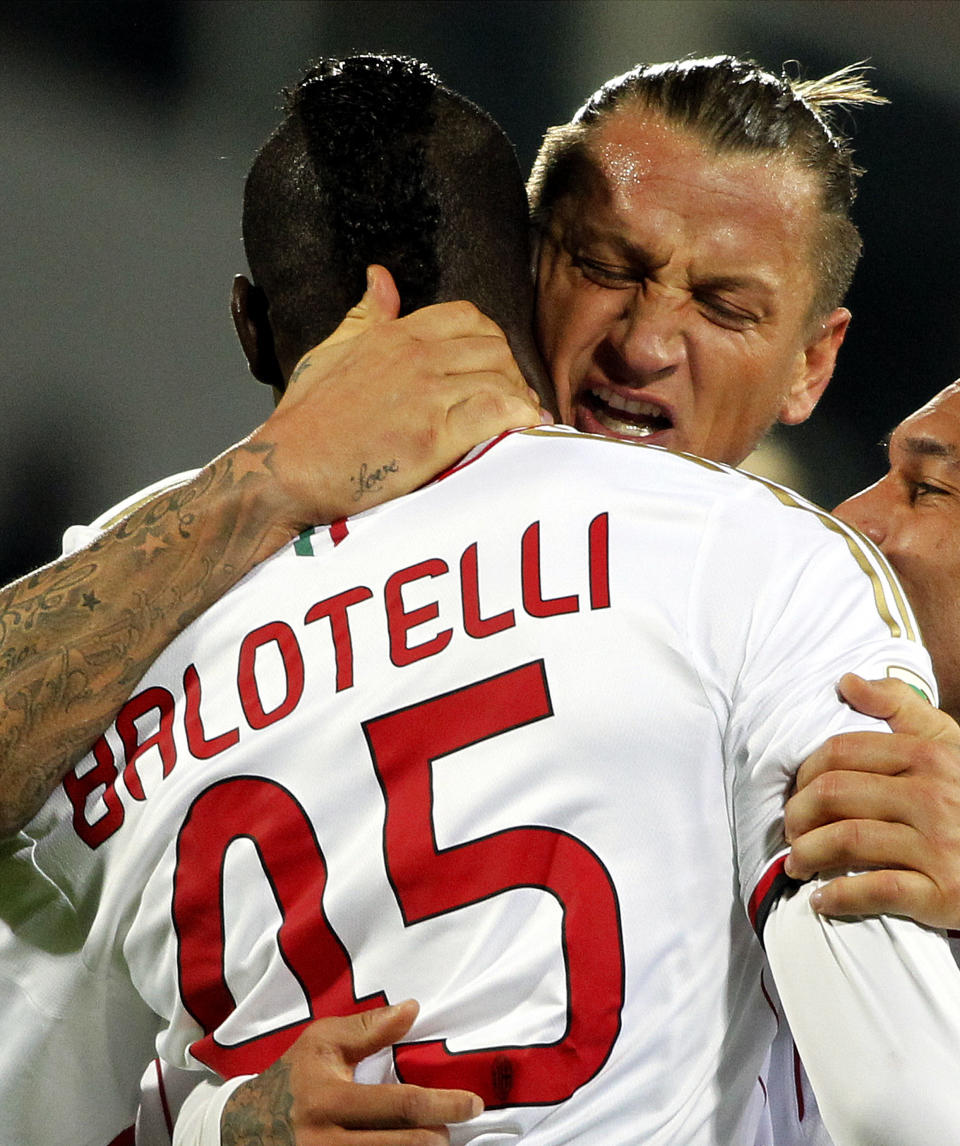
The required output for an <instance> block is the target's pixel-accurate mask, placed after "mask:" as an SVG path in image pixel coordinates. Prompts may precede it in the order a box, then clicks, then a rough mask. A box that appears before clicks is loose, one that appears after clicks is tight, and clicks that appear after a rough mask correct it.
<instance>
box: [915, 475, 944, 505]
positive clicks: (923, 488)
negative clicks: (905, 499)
mask: <svg viewBox="0 0 960 1146" xmlns="http://www.w3.org/2000/svg"><path fill="white" fill-rule="evenodd" d="M946 493H949V490H946V489H944V488H943V487H942V486H939V485H932V484H931V483H930V482H927V481H912V482H910V485H909V496H910V504H911V505H916V504H917V502H918V501H921V500H922V499H924V498H929V497H935V496H936V495H937V494H946Z"/></svg>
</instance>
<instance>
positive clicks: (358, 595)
mask: <svg viewBox="0 0 960 1146" xmlns="http://www.w3.org/2000/svg"><path fill="white" fill-rule="evenodd" d="M372 596H373V590H371V589H368V588H367V587H366V586H365V585H358V586H357V587H356V588H355V589H347V590H346V592H344V593H338V594H337V595H336V596H335V597H327V599H326V600H325V601H318V602H317V603H316V604H315V605H311V606H310V608H309V609H308V610H307V615H306V617H304V623H305V624H308V625H309V624H310V622H311V621H319V620H320V618H321V617H329V618H330V631H331V633H332V634H333V651H334V655H335V656H336V658H337V692H343V690H344V689H345V688H352V687H353V641H352V640H351V638H350V620H349V618H348V617H347V609H349V608H350V606H351V605H356V604H357V603H358V602H360V601H369V600H370V598H371V597H372Z"/></svg>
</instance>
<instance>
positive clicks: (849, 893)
mask: <svg viewBox="0 0 960 1146" xmlns="http://www.w3.org/2000/svg"><path fill="white" fill-rule="evenodd" d="M840 691H841V695H842V696H843V697H844V699H845V700H846V701H847V702H848V703H849V704H850V705H851V706H852V707H853V708H855V709H857V711H858V712H863V713H867V714H869V715H871V716H877V717H880V718H881V719H883V720H886V721H887V723H888V724H889V725H890V728H891V729H892V735H888V734H887V733H884V732H854V733H846V734H844V735H841V736H835V737H833V738H832V739H830V740H828V741H827V742H826V743H825V744H824V745H823V746H822V747H821V748H819V749H818V750H817V751H816V752H814V753H813V755H812V756H810V757H809V759H807V760H806V761H805V763H804V764H803V765H802V767H801V768H800V771H799V774H798V776H797V789H798V790H797V792H796V794H795V795H794V796H792V797H791V799H790V800H789V801H788V803H787V810H786V831H787V839H788V841H789V842H790V844H791V852H790V856H789V858H788V860H787V873H788V874H789V875H792V876H794V877H796V878H798V879H810V878H812V877H813V876H815V875H817V874H818V873H821V872H823V873H826V872H831V871H844V870H851V869H853V870H856V869H873V870H866V871H864V872H863V874H860V875H855V876H840V877H838V878H835V879H833V880H831V881H830V882H829V883H827V884H826V885H825V886H824V887H823V888H821V889H820V890H819V891H818V892H816V893H815V894H814V905H815V906H816V908H817V910H818V911H820V912H821V913H823V914H825V915H875V914H881V913H887V914H892V915H905V916H908V917H909V918H911V919H915V920H916V921H917V922H918V923H924V924H927V925H928V926H930V927H948V928H956V927H960V728H958V726H957V724H956V722H955V721H953V720H951V718H950V717H949V716H947V715H946V713H944V712H941V711H940V710H939V709H936V708H933V707H932V706H931V705H930V704H928V703H927V701H926V700H924V698H923V697H921V696H920V695H918V694H917V693H916V692H915V691H914V690H913V689H911V688H910V687H909V686H907V685H905V684H904V683H903V682H902V681H898V680H893V679H891V680H880V681H864V680H862V679H861V678H860V677H857V676H854V675H853V674H848V675H847V676H845V677H843V679H842V680H841V682H840Z"/></svg>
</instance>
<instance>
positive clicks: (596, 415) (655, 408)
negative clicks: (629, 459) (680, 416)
mask: <svg viewBox="0 0 960 1146" xmlns="http://www.w3.org/2000/svg"><path fill="white" fill-rule="evenodd" d="M579 401H580V405H581V407H582V408H583V409H584V410H586V411H587V412H588V413H589V414H590V415H591V416H592V419H593V420H594V421H596V422H599V424H600V425H601V426H603V427H604V428H605V429H607V430H609V431H610V432H611V433H614V434H624V435H626V436H628V437H631V438H648V437H650V436H651V435H652V434H658V433H661V432H662V431H664V430H670V429H672V428H673V419H672V418H670V417H668V416H667V415H666V414H665V413H664V411H663V407H662V406H659V405H657V404H656V403H654V402H642V401H640V400H638V399H636V398H624V397H623V396H622V395H620V394H617V393H615V392H614V391H613V390H610V389H608V388H607V387H606V386H592V387H591V388H590V389H589V390H583V391H581V393H580V396H579ZM582 428H583V429H586V427H582Z"/></svg>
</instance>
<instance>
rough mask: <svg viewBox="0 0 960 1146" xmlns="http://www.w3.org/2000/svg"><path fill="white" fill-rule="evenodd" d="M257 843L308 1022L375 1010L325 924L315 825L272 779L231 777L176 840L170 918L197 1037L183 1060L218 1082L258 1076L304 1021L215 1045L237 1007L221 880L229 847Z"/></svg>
mask: <svg viewBox="0 0 960 1146" xmlns="http://www.w3.org/2000/svg"><path fill="white" fill-rule="evenodd" d="M241 838H246V839H249V840H251V841H252V842H253V843H254V845H255V846H256V849H257V852H258V854H259V856H260V862H261V863H262V864H263V868H264V872H265V873H266V875H267V877H268V878H269V880H270V885H271V887H272V889H273V893H274V896H275V897H276V900H277V906H278V907H279V908H280V911H281V913H282V915H283V922H282V923H281V925H280V928H279V930H278V931H277V933H276V939H277V945H278V946H279V948H280V951H281V953H282V955H283V959H284V962H285V963H286V964H287V966H288V967H289V968H290V970H291V971H292V972H293V974H294V975H295V976H296V978H297V980H298V981H299V983H300V986H301V987H302V989H303V992H304V996H305V998H306V999H307V1000H308V1001H309V1004H310V1014H311V1016H314V1015H318V1014H328V1015H351V1014H354V1013H356V1012H357V1011H365V1010H369V1009H370V1008H371V1007H377V1006H383V1005H385V1004H386V1001H387V1000H386V998H385V997H384V995H383V994H382V993H377V994H373V995H369V996H366V997H364V998H362V999H358V998H357V995H356V992H355V990H354V986H353V970H352V968H351V966H350V959H349V956H348V955H347V952H346V950H345V949H344V946H343V944H342V943H341V941H340V939H339V937H338V936H337V935H336V933H335V932H334V931H333V929H332V928H331V927H330V924H329V923H328V922H327V917H326V913H325V912H324V909H323V892H324V888H325V886H326V882H327V865H326V860H325V859H324V856H323V852H322V850H321V848H320V845H319V843H318V842H317V838H316V835H315V834H314V831H313V827H312V825H311V823H310V820H309V818H308V816H307V813H306V812H305V811H304V810H303V808H302V807H301V806H300V804H299V803H298V802H297V800H296V799H295V798H294V796H293V795H292V794H291V793H290V792H288V791H287V789H286V788H283V787H281V786H280V785H279V784H276V783H275V782H274V781H272V780H264V779H260V778H257V777H254V776H239V777H235V778H233V779H229V780H224V781H222V782H221V783H218V784H214V785H212V786H211V787H210V788H207V789H206V791H204V792H201V794H200V795H199V796H198V797H197V798H196V800H194V802H193V805H192V806H191V808H190V811H189V812H188V814H187V817H186V819H185V820H184V823H183V827H182V828H181V829H180V835H179V836H178V838H177V867H176V873H175V875H174V888H173V920H174V926H175V928H176V934H177V941H178V946H177V958H178V963H179V969H180V989H181V993H182V996H183V1002H184V1006H185V1007H186V1008H187V1010H188V1011H189V1012H190V1014H191V1015H193V1017H194V1018H195V1019H196V1021H197V1022H198V1023H199V1024H200V1026H201V1027H202V1028H203V1030H204V1032H205V1037H204V1038H202V1039H200V1040H199V1041H198V1042H195V1043H194V1044H193V1045H192V1046H191V1047H190V1050H191V1053H192V1054H194V1055H195V1056H196V1058H198V1059H199V1060H200V1061H201V1062H203V1063H206V1064H207V1065H208V1066H210V1067H212V1068H213V1069H214V1070H216V1071H218V1072H219V1073H220V1074H222V1075H223V1076H224V1077H225V1078H232V1077H233V1076H234V1075H237V1074H255V1073H257V1072H258V1071H261V1070H265V1069H266V1067H268V1066H269V1065H270V1064H271V1063H273V1062H275V1061H276V1059H277V1058H278V1057H279V1056H280V1055H282V1054H283V1053H284V1051H285V1050H287V1049H288V1048H289V1047H290V1045H291V1044H292V1043H293V1042H294V1041H295V1040H296V1038H297V1036H298V1035H299V1034H300V1032H301V1031H302V1030H303V1028H304V1027H305V1026H306V1025H307V1023H308V1022H310V1019H309V1018H307V1019H303V1020H302V1021H300V1022H298V1023H293V1024H291V1025H290V1026H287V1027H281V1028H279V1029H276V1030H273V1031H271V1032H270V1033H269V1034H266V1035H262V1036H259V1037H255V1038H253V1039H251V1040H249V1041H246V1042H241V1043H238V1044H236V1045H234V1046H225V1045H223V1044H222V1043H219V1042H218V1041H217V1039H216V1031H217V1028H218V1027H219V1026H220V1025H221V1024H222V1023H223V1021H224V1020H225V1019H226V1018H227V1017H228V1016H229V1015H230V1014H231V1013H232V1011H233V1010H234V1008H235V1006H236V1003H235V1000H234V998H233V995H232V994H231V991H230V988H229V986H228V984H227V979H226V975H225V971H224V932H223V896H222V895H221V889H220V884H221V879H222V877H223V861H224V856H225V855H226V852H227V849H228V848H229V846H230V845H231V844H232V843H233V842H234V840H237V839H241Z"/></svg>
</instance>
